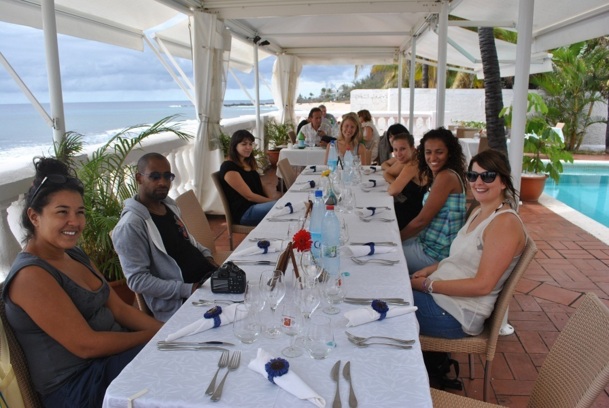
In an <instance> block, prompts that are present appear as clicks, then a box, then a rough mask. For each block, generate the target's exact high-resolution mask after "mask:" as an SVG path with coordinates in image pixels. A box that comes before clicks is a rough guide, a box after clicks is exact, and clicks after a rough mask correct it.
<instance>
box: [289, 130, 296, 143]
mask: <svg viewBox="0 0 609 408" xmlns="http://www.w3.org/2000/svg"><path fill="white" fill-rule="evenodd" d="M288 136H289V137H290V142H292V144H296V132H294V131H293V130H288Z"/></svg>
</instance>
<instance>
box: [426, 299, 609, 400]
mask: <svg viewBox="0 0 609 408" xmlns="http://www.w3.org/2000/svg"><path fill="white" fill-rule="evenodd" d="M607 339H609V309H608V308H607V306H605V305H604V304H603V303H602V302H601V301H600V300H599V298H598V297H597V296H596V295H595V294H593V293H588V294H586V295H585V296H584V297H583V301H582V302H581V304H580V306H579V307H578V308H577V311H576V312H575V315H573V317H571V319H570V320H569V321H568V322H567V325H566V326H565V328H564V329H563V330H562V331H561V332H560V335H559V336H558V338H557V339H556V342H555V343H554V345H553V346H552V347H551V349H550V352H549V353H548V355H547V357H546V359H545V360H544V362H543V364H542V366H541V370H540V372H539V376H538V377H537V379H536V380H535V385H534V387H533V391H532V392H531V397H530V398H529V402H528V404H527V406H528V407H529V408H545V407H547V408H550V407H551V408H573V407H576V408H585V407H590V406H592V404H593V403H594V401H595V400H596V398H597V397H598V395H599V394H600V393H601V392H602V391H603V389H604V388H605V387H606V386H607V383H609V341H608V340H607ZM431 397H432V399H433V406H434V407H440V408H442V407H446V408H448V407H450V408H460V407H467V408H476V407H480V408H484V407H497V406H498V405H493V404H487V403H484V402H482V401H478V400H474V399H471V398H465V397H462V396H460V395H456V394H451V393H448V392H444V391H439V390H435V389H432V390H431Z"/></svg>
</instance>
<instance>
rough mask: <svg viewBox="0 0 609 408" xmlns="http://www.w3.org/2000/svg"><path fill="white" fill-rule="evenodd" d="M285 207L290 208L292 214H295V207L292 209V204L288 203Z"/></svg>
mask: <svg viewBox="0 0 609 408" xmlns="http://www.w3.org/2000/svg"><path fill="white" fill-rule="evenodd" d="M285 207H290V214H294V207H292V203H286V205H285Z"/></svg>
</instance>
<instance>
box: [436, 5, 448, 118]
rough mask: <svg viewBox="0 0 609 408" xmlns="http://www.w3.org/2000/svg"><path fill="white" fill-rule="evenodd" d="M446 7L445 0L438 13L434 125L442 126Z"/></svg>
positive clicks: (444, 83) (446, 26)
mask: <svg viewBox="0 0 609 408" xmlns="http://www.w3.org/2000/svg"><path fill="white" fill-rule="evenodd" d="M448 7H449V3H448V1H446V0H443V1H442V7H441V8H440V13H439V14H438V83H437V85H436V86H437V90H436V127H440V126H444V110H445V109H446V100H445V99H446V54H447V49H448Z"/></svg>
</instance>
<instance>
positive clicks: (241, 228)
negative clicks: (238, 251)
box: [211, 171, 255, 250]
mask: <svg viewBox="0 0 609 408" xmlns="http://www.w3.org/2000/svg"><path fill="white" fill-rule="evenodd" d="M211 179H212V180H213V182H214V184H215V186H216V189H217V190H218V195H219V196H220V200H221V201H222V207H224V215H225V217H226V226H227V229H228V242H229V245H230V249H231V250H233V249H234V248H233V246H234V245H233V232H237V233H240V234H249V233H250V231H252V230H253V229H254V228H255V227H251V226H248V225H240V224H235V222H234V221H233V215H232V214H231V212H230V205H229V203H228V198H227V197H226V193H225V192H224V188H223V187H222V180H221V176H220V172H219V171H216V172H214V173H212V174H211Z"/></svg>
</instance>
